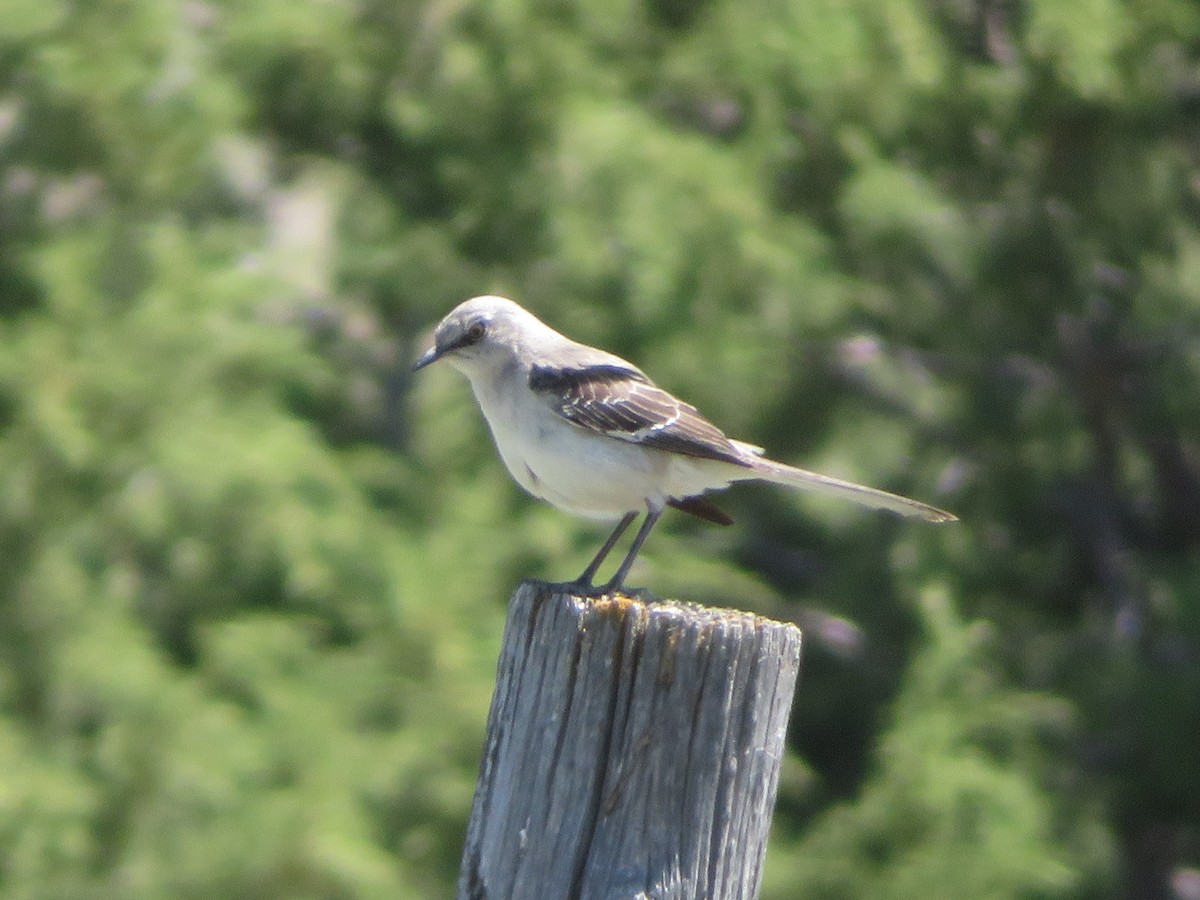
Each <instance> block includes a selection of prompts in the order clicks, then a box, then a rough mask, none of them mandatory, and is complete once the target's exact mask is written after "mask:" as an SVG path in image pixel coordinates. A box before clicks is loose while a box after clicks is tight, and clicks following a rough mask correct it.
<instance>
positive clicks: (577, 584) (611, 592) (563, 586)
mask: <svg viewBox="0 0 1200 900" xmlns="http://www.w3.org/2000/svg"><path fill="white" fill-rule="evenodd" d="M554 586H555V587H556V588H559V589H560V590H563V591H565V592H566V593H568V594H571V595H573V596H575V597H588V598H591V599H598V598H600V597H613V596H620V597H633V598H635V599H637V600H642V601H644V602H652V601H654V600H657V599H658V598H657V597H655V596H654V594H652V593H651V592H650V590H649V588H630V587H625V586H624V585H621V584H613V582H611V581H609V582H606V583H605V584H593V583H592V582H590V581H584V580H583V579H581V578H576V579H575V580H574V581H563V582H560V583H558V584H556V585H554Z"/></svg>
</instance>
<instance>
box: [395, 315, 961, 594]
mask: <svg viewBox="0 0 1200 900" xmlns="http://www.w3.org/2000/svg"><path fill="white" fill-rule="evenodd" d="M438 360H444V361H445V362H446V363H447V364H449V365H450V366H451V367H453V368H454V369H457V370H458V371H459V372H460V373H462V374H463V375H465V376H466V378H467V380H468V381H469V382H470V385H471V389H472V391H473V392H474V395H475V400H476V401H477V403H478V404H479V408H480V410H481V411H482V412H483V416H484V419H485V420H486V421H487V425H488V428H489V430H490V431H491V435H492V439H493V441H494V443H495V445H496V449H497V450H498V451H499V454H500V458H501V459H502V460H503V462H504V465H505V467H506V468H507V469H508V471H509V473H510V474H511V475H512V477H513V479H514V480H515V481H516V482H517V484H518V485H520V486H521V487H522V488H523V489H524V490H525V491H527V492H528V493H529V494H531V495H533V496H534V497H537V498H538V499H541V500H545V501H547V502H548V503H550V504H552V505H554V506H556V507H558V508H559V509H561V510H563V511H565V512H568V513H572V514H575V515H578V516H583V517H587V518H592V519H607V520H610V521H611V520H614V519H615V520H616V521H617V524H616V527H615V528H614V529H613V531H612V533H611V535H610V536H609V537H608V539H607V540H606V541H605V542H604V544H603V546H601V548H600V550H599V552H598V553H597V554H596V556H595V557H594V558H593V559H592V561H591V562H590V563H588V565H587V568H585V569H584V570H583V572H582V573H581V574H580V576H579V577H578V578H576V579H575V580H574V581H571V582H566V583H565V585H564V586H565V587H568V588H570V589H571V590H572V591H574V592H575V593H578V594H581V595H583V596H602V595H609V594H616V593H619V592H621V591H623V590H625V579H626V577H627V576H628V574H629V570H630V568H631V567H632V565H633V562H634V560H635V559H636V558H637V556H638V553H639V552H640V551H641V549H642V545H643V544H644V543H645V541H646V538H647V537H648V536H649V534H650V531H651V530H652V529H653V528H654V526H655V524H656V523H657V522H658V520H659V518H660V517H661V516H662V514H663V511H664V509H665V508H666V507H667V506H671V507H675V508H677V509H680V510H683V511H684V512H687V513H691V514H692V515H695V516H698V517H700V518H702V519H707V520H708V521H711V522H715V523H717V524H721V525H728V524H731V523H732V521H733V520H732V519H731V518H729V516H727V515H726V514H725V513H724V512H723V511H722V510H721V509H719V508H718V507H717V506H716V504H714V503H713V502H712V501H711V500H710V499H709V498H708V497H707V496H705V495H706V494H707V493H708V492H710V491H714V490H720V489H723V488H726V487H728V486H729V485H731V484H733V483H734V482H739V481H766V482H771V483H774V484H779V485H783V486H786V487H789V488H796V489H799V490H805V491H814V492H816V493H821V494H828V495H833V496H837V497H842V498H844V499H847V500H850V501H853V502H854V503H857V504H860V505H862V506H866V507H871V508H874V509H883V510H888V511H890V512H893V513H898V514H900V515H903V516H911V517H914V518H917V519H924V520H926V521H929V522H950V521H954V520H955V519H957V516H955V515H953V514H952V513H949V512H946V511H945V510H942V509H938V508H937V507H934V506H930V505H928V504H926V503H922V502H920V501H918V500H911V499H909V498H908V497H902V496H900V495H898V494H892V493H888V492H887V491H881V490H878V489H876V488H871V487H866V486H865V485H861V484H855V483H853V482H850V481H843V480H841V479H838V478H831V477H830V476H828V475H821V474H819V473H817V472H810V471H808V470H806V469H800V468H796V467H794V466H790V465H787V464H785V463H781V462H776V461H774V460H772V459H768V458H767V457H766V455H765V451H764V450H763V448H761V447H757V446H754V445H753V444H748V443H745V442H743V441H738V440H734V439H733V438H730V437H728V436H726V434H725V433H724V432H723V431H721V429H720V428H718V427H717V426H716V425H714V424H712V423H711V422H710V421H708V420H707V419H706V418H704V417H703V416H702V415H701V414H700V412H699V411H698V410H697V409H696V407H694V406H692V405H690V404H688V403H685V402H684V401H682V400H680V399H678V398H677V397H675V396H673V395H672V394H670V393H668V392H667V391H666V390H664V389H662V388H660V387H659V386H658V385H656V384H655V383H654V382H653V381H651V380H650V378H649V377H648V376H647V375H646V374H645V373H644V372H643V371H642V370H641V369H639V368H638V367H637V366H635V365H634V364H633V363H631V362H628V361H627V360H624V359H622V358H621V357H619V356H616V355H614V354H612V353H609V352H607V351H605V350H600V349H597V348H595V347H590V346H588V345H587V344H581V343H579V342H577V341H574V340H571V339H570V338H568V337H566V336H565V335H563V334H560V333H559V332H557V331H555V330H554V329H553V328H551V327H550V326H549V325H547V324H546V323H544V322H543V321H541V320H540V319H539V318H537V317H536V316H535V315H534V314H533V313H531V312H529V311H528V310H526V309H525V308H523V307H522V306H520V305H519V304H517V303H516V302H514V301H512V300H509V299H507V298H505V297H499V296H495V295H484V296H480V297H474V298H472V299H470V300H466V301H464V302H462V303H460V304H459V305H458V306H456V307H455V308H454V309H453V310H451V311H450V313H449V314H447V315H446V317H445V318H444V319H442V321H441V322H440V323H439V324H438V325H437V327H436V329H435V330H434V339H433V345H432V346H431V347H430V348H429V349H428V350H427V351H426V352H424V353H423V354H422V355H421V356H420V357H419V358H418V359H417V360H416V362H415V363H414V364H413V371H414V372H416V371H419V370H421V369H424V368H425V367H426V366H429V365H430V364H432V363H434V362H437V361H438ZM643 511H644V512H645V519H644V520H643V522H642V525H641V527H640V528H639V530H638V531H637V534H636V535H635V537H634V539H633V542H632V544H631V545H630V548H629V550H628V552H627V553H626V555H625V558H624V559H623V560H622V561H621V563H620V565H619V566H618V567H617V569H616V572H615V573H614V574H613V576H612V577H611V578H610V579H609V580H608V581H607V582H605V583H604V584H602V585H596V583H595V579H596V575H597V573H598V572H599V570H600V567H601V565H602V564H603V563H604V561H605V559H606V558H607V557H608V555H609V554H610V553H611V551H612V550H613V548H614V547H615V546H616V544H617V542H618V541H619V540H620V539H621V536H622V535H623V534H624V533H625V532H626V530H627V529H628V528H629V526H630V525H632V524H633V522H634V521H635V520H636V519H637V517H638V516H639V515H641V514H642V512H643Z"/></svg>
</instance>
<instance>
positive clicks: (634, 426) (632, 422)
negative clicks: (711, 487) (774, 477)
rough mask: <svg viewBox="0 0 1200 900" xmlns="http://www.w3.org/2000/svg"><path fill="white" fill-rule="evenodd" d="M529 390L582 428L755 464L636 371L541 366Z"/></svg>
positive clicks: (704, 456)
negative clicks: (544, 397)
mask: <svg viewBox="0 0 1200 900" xmlns="http://www.w3.org/2000/svg"><path fill="white" fill-rule="evenodd" d="M529 386H530V388H532V389H533V390H534V391H536V392H538V393H540V394H543V395H545V396H546V397H547V399H548V400H549V401H550V402H551V404H552V405H553V406H554V408H555V409H556V410H557V411H558V413H559V415H561V416H562V417H563V418H564V419H566V420H567V421H568V422H571V423H573V424H575V425H578V426H579V427H581V428H586V429H588V430H590V431H595V432H598V433H600V434H604V435H607V436H608V437H613V438H618V439H620V440H623V441H629V442H631V443H635V444H641V445H642V446H645V447H654V448H656V449H658V450H666V451H668V452H670V453H681V454H684V455H686V456H696V457H700V458H702V459H716V460H720V461H721V462H728V463H733V464H734V465H739V466H750V465H751V463H750V462H748V461H747V460H746V459H745V458H744V457H743V456H742V454H741V453H739V452H738V448H737V447H736V446H735V445H734V444H733V442H732V441H730V440H729V438H727V437H726V436H725V435H724V434H723V433H722V431H721V429H719V428H717V426H716V425H713V424H712V423H711V422H709V421H708V420H707V419H705V418H704V417H703V416H702V415H700V413H699V412H698V411H697V410H696V408H695V407H694V406H691V405H689V404H687V403H684V402H683V401H682V400H679V399H677V398H675V397H672V396H671V395H670V394H668V393H667V392H666V391H664V390H663V389H662V388H660V387H658V386H657V385H655V384H654V383H653V382H651V381H650V379H648V378H647V377H646V376H645V375H643V374H642V373H641V372H639V371H637V370H636V369H630V368H625V367H624V366H619V365H597V366H584V367H579V368H560V367H551V366H535V367H534V368H533V370H532V371H531V372H530V375H529Z"/></svg>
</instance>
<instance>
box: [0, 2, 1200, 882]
mask: <svg viewBox="0 0 1200 900" xmlns="http://www.w3.org/2000/svg"><path fill="white" fill-rule="evenodd" d="M489 291H490V292H502V293H508V294H510V295H512V296H514V297H516V298H518V299H519V300H521V301H522V302H523V303H525V304H526V305H527V306H529V307H530V308H532V309H534V310H535V311H536V312H538V313H539V314H541V315H542V316H543V317H544V318H546V319H547V320H549V321H550V322H551V323H552V324H554V325H556V326H557V327H559V328H560V329H562V330H564V331H566V332H567V333H570V334H572V335H575V336H578V337H579V338H581V339H584V340H587V341H589V342H592V343H597V344H600V345H603V346H606V347H609V348H611V349H613V350H615V351H617V352H619V353H622V354H624V355H628V356H630V357H632V358H634V359H636V360H638V361H639V362H641V363H643V364H644V366H645V367H646V368H647V369H648V370H649V371H650V372H651V374H652V375H653V376H654V377H655V378H656V379H657V380H658V381H659V382H660V383H662V384H664V385H665V386H667V387H669V388H671V389H674V390H676V391H678V392H680V393H681V394H683V395H684V396H686V397H690V398H694V399H697V400H700V401H701V406H702V408H703V409H704V410H705V412H706V413H707V414H708V415H709V416H710V417H711V418H713V419H714V420H715V421H716V422H718V423H719V424H721V425H722V426H724V427H725V428H726V429H727V430H729V431H730V432H731V433H734V434H736V435H738V436H739V437H742V438H745V439H747V440H750V441H753V442H755V443H760V444H763V445H765V446H767V447H769V448H770V450H771V452H772V455H774V456H777V457H779V458H782V459H785V460H789V461H794V462H798V463H801V464H804V465H807V466H809V467H812V468H817V469H820V470H823V471H828V472H830V473H832V474H837V475H841V476H845V477H850V478H854V479H857V480H861V481H866V482H869V483H872V484H877V485H880V486H883V487H887V488H890V489H893V490H898V491H902V492H906V493H910V494H912V495H914V496H917V497H920V498H922V499H927V500H929V501H931V502H934V503H937V504H938V505H942V506H946V507H949V508H951V509H953V510H955V511H956V512H958V513H959V515H960V516H961V517H962V519H963V521H962V523H960V524H958V525H955V526H952V527H942V528H936V529H935V528H927V527H922V526H921V525H919V524H913V523H909V522H898V521H894V520H892V519H890V518H888V517H884V516H878V515H871V514H867V513H863V512H862V511H859V510H856V509H851V508H845V507H842V506H839V505H836V504H825V503H818V502H816V501H812V500H809V499H806V498H797V497H793V496H790V495H784V494H783V493H782V492H779V491H773V490H769V489H757V488H753V487H747V488H743V489H739V490H737V491H735V492H733V493H732V494H731V495H730V497H729V506H730V508H731V510H732V511H733V512H734V513H735V515H736V517H737V518H738V519H739V522H738V524H737V525H736V526H735V527H734V528H731V529H726V530H709V529H706V528H705V527H704V526H703V525H697V524H694V523H691V522H688V521H683V520H682V518H681V517H678V516H676V517H674V518H671V517H668V519H667V521H666V522H665V523H664V525H663V527H662V528H661V531H660V532H658V533H656V535H655V537H654V539H653V540H652V541H651V542H650V545H649V547H648V550H647V552H646V553H645V554H644V555H643V558H642V562H641V563H640V564H639V568H638V569H637V570H636V573H635V579H636V580H637V581H639V582H641V583H645V584H649V585H652V586H653V587H654V588H655V589H656V590H657V591H658V592H660V593H663V594H672V595H677V596H682V597H686V598H689V599H693V600H698V601H703V602H710V603H718V604H725V605H732V606H739V607H744V608H749V609H753V610H755V611H759V612H763V613H765V614H768V615H772V616H776V617H780V618H792V619H795V620H796V621H798V622H800V623H801V624H802V625H803V626H804V627H805V629H806V633H807V638H808V643H807V655H806V668H805V674H804V677H803V681H802V684H801V687H800V691H799V694H798V699H797V704H796V709H795V710H794V714H793V732H794V733H793V735H792V740H791V746H792V748H793V750H794V753H793V754H792V755H791V756H790V757H789V758H788V760H787V762H786V767H785V777H784V783H783V785H782V789H781V794H780V801H779V809H778V814H777V817H776V826H777V827H776V834H775V837H774V842H773V845H772V848H771V851H770V853H769V856H768V872H767V885H766V887H765V896H766V897H767V898H770V900H775V898H796V897H800V898H858V897H867V896H870V897H880V898H928V897H955V898H958V897H985V898H986V897H997V898H1000V897H1022V898H1026V897H1047V898H1050V897H1056V898H1057V897H1063V898H1070V897H1109V898H1117V897H1130V898H1152V897H1181V898H1182V897H1193V896H1195V895H1196V894H1195V891H1196V890H1197V883H1198V882H1200V778H1197V777H1196V773H1197V762H1196V761H1197V759H1198V756H1197V749H1196V746H1197V737H1198V736H1200V568H1198V566H1197V563H1200V515H1198V513H1200V390H1198V386H1200V385H1198V381H1200V379H1198V377H1197V376H1198V370H1200V328H1198V326H1200V321H1198V320H1200V7H1198V6H1197V5H1196V4H1195V3H1193V2H1192V0H1142V2H1139V3H1132V2H1122V0H1075V2H1065V0H1013V2H1007V0H926V2H916V0H837V2H833V0H787V2H781V0H740V2H734V0H700V2H684V0H639V2H608V0H593V2H591V3H573V2H570V0H496V2H475V0H430V2H424V3H407V2H400V3H388V2H372V0H286V2H284V0H260V2H256V3H233V2H228V0H207V2H206V0H95V2H90V3H72V2H67V0H0V896H3V897H13V898H18V897H20V898H71V897H79V898H82V897H88V898H103V897H113V898H116V897H121V898H126V897H146V898H151V897H172V898H188V897H222V898H237V897H246V898H250V897H253V898H271V897H279V898H300V897H311V898H337V897H376V896H378V897H389V898H396V897H401V898H404V897H413V898H426V897H429V898H438V897H448V896H451V895H452V886H453V880H454V876H455V873H456V871H457V865H458V853H459V848H460V844H461V839H462V832H463V827H464V822H465V818H466V815H467V812H468V808H469V803H470V796H471V790H472V787H473V784H474V778H475V767H476V763H477V758H478V753H479V749H480V743H481V740H482V731H483V725H484V716H485V714H486V708H487V702H488V698H489V692H490V687H491V680H492V675H493V666H494V661H495V656H496V650H497V647H498V643H499V636H500V629H501V626H502V624H503V617H504V600H505V598H506V597H507V595H508V593H509V591H510V590H511V589H512V587H513V586H514V585H515V584H516V582H517V581H518V580H519V579H520V578H522V577H526V576H538V577H547V578H566V577H571V576H573V575H575V574H576V572H577V570H578V569H580V568H582V566H583V564H584V563H585V562H586V560H587V558H588V557H589V555H590V553H591V552H592V551H593V550H594V548H595V545H596V542H597V541H598V540H599V539H600V534H599V532H598V531H597V530H596V529H595V528H594V527H593V526H591V525H588V524H587V523H582V522H577V521H574V520H571V519H569V518H568V517H566V516H564V515H562V514H560V513H558V512H556V511H554V510H552V509H548V508H545V507H542V506H538V505H536V504H534V503H532V502H530V501H528V500H527V499H525V498H523V497H521V496H520V495H519V494H518V492H517V490H516V489H515V488H514V487H513V486H512V485H511V484H510V483H509V480H508V478H507V475H506V474H505V473H504V472H503V470H502V467H501V465H500V464H499V462H498V461H497V460H496V458H495V456H494V453H493V451H492V449H491V446H490V442H489V441H488V439H487V436H486V432H485V430H484V428H483V426H482V423H481V421H480V418H479V416H478V414H477V412H476V410H475V409H474V407H473V403H472V401H471V399H470V396H469V393H468V391H467V389H466V386H465V385H464V384H463V383H461V382H460V381H459V380H458V379H456V378H455V377H453V375H452V373H448V372H439V371H437V370H436V369H435V370H433V371H431V372H429V373H428V375H427V376H423V377H422V378H421V380H420V381H419V382H414V381H413V380H412V379H411V377H410V375H409V374H408V363H409V361H410V360H411V359H412V357H413V355H414V354H415V352H416V350H417V349H418V346H419V344H420V342H421V340H422V334H423V333H424V331H425V329H427V328H428V327H429V326H431V325H432V324H433V323H434V322H435V321H436V320H437V319H438V318H440V316H441V315H443V314H444V313H445V312H446V311H447V310H448V309H449V308H450V307H451V306H453V305H454V304H455V303H457V302H459V301H460V300H462V299H464V298H466V297H468V296H471V295H473V294H478V293H484V292H489ZM1189 890H1190V891H1191V893H1188V891H1189Z"/></svg>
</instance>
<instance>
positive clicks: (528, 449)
mask: <svg viewBox="0 0 1200 900" xmlns="http://www.w3.org/2000/svg"><path fill="white" fill-rule="evenodd" d="M472 386H473V387H474V388H475V396H476V399H477V400H478V401H479V405H480V407H481V409H482V410H483V413H484V417H485V418H486V419H487V422H488V426H489V428H490V430H491V432H492V439H493V440H494V441H495V444H496V448H497V450H499V452H500V457H501V458H502V459H503V460H504V465H505V466H506V467H507V468H508V471H509V473H510V474H511V475H512V476H513V478H514V479H515V480H516V482H517V484H519V485H520V486H521V487H522V488H524V489H525V490H526V491H528V492H529V493H530V494H532V495H533V496H535V497H538V498H539V499H542V500H545V501H546V502H548V503H551V504H553V505H554V506H556V507H558V508H559V509H562V510H565V511H566V512H570V513H574V514H575V515H579V516H586V517H589V518H597V519H611V518H618V517H620V516H622V515H624V514H625V513H627V512H632V511H635V510H642V509H645V507H646V505H647V504H650V505H652V506H655V507H657V508H662V507H663V506H664V505H666V502H667V500H668V498H670V497H689V496H693V495H695V494H699V493H702V492H704V491H706V490H710V489H713V488H720V487H725V486H726V485H727V484H728V483H729V476H728V468H729V467H727V466H724V465H721V464H716V463H712V462H711V461H707V460H697V459H692V458H688V457H679V456H676V455H675V454H669V453H664V452H662V451H658V450H653V449H649V448H646V447H641V446H638V445H636V444H632V443H627V442H625V441H622V440H620V439H618V438H609V437H604V436H602V435H596V434H591V433H589V432H587V431H585V430H584V429H582V428H579V427H578V426H576V425H572V424H571V423H570V422H568V421H566V420H565V419H563V418H561V417H560V416H559V415H558V414H557V413H555V412H554V411H553V410H552V409H551V408H550V407H549V406H546V405H544V403H543V402H542V401H541V400H539V399H538V398H537V397H536V396H535V395H533V394H532V393H527V392H519V391H514V392H504V394H503V395H502V396H501V395H497V394H495V393H493V392H491V391H489V390H488V389H487V387H484V389H483V391H482V392H481V391H480V389H479V388H480V386H479V385H475V384H472ZM514 397H515V398H516V399H513V398H514ZM514 404H521V405H520V406H517V405H514ZM515 423H521V427H516V425H515Z"/></svg>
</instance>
